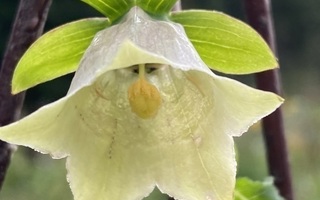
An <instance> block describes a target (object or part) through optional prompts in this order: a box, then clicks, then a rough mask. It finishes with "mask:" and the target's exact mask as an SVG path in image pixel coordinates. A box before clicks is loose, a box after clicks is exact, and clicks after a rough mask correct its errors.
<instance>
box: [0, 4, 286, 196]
mask: <svg viewBox="0 0 320 200" xmlns="http://www.w3.org/2000/svg"><path fill="white" fill-rule="evenodd" d="M138 64H146V65H145V66H144V65H143V67H141V68H140V66H139V70H138V71H137V68H136V65H138ZM141 70H143V73H142V72H141ZM139 80H140V81H141V80H143V81H141V82H139ZM137 81H138V84H137V85H135V84H136V83H137ZM131 88H132V89H131ZM141 102H142V103H141ZM281 103H282V100H281V98H280V97H278V96H276V95H274V94H272V93H268V92H263V91H259V90H256V89H253V88H250V87H248V86H245V85H243V84H241V83H239V82H237V81H234V80H231V79H228V78H223V77H219V76H216V75H215V74H213V73H212V72H211V71H210V70H209V69H208V68H207V67H206V66H205V65H204V63H203V62H202V60H201V59H200V57H199V55H198V54H197V52H196V51H195V49H194V48H193V46H192V45H191V43H190V41H189V40H188V38H187V37H186V35H185V33H184V30H183V28H182V27H181V26H180V25H178V24H175V23H172V22H166V21H156V20H153V19H151V18H150V17H149V16H148V15H146V14H145V13H143V11H141V10H140V9H139V8H137V7H136V8H133V9H132V10H131V11H130V12H129V13H128V15H127V16H126V17H125V18H124V19H123V21H122V22H121V23H119V24H118V25H115V26H112V27H110V28H108V29H106V30H103V31H101V32H99V33H98V34H97V35H96V37H95V39H94V40H93V42H92V44H91V45H90V47H89V48H88V50H87V51H86V53H85V55H84V57H83V59H82V61H81V64H80V67H79V70H78V71H77V72H76V75H75V77H74V79H73V81H72V84H71V87H70V89H69V93H68V95H67V96H66V97H64V98H63V99H61V100H59V101H57V102H54V103H52V104H50V105H48V106H45V107H42V108H40V109H39V110H38V111H37V112H35V113H33V114H31V115H30V116H28V117H26V118H24V119H22V120H21V121H19V122H17V123H15V124H12V125H10V126H7V127H2V128H0V139H3V140H6V141H9V142H12V143H15V144H20V145H26V146H30V147H32V148H36V149H41V150H42V151H43V152H46V153H52V154H54V155H55V153H56V152H63V153H64V154H63V155H69V157H68V161H67V167H68V180H69V181H70V186H71V189H72V191H73V194H74V198H75V199H76V200H88V199H115V200H117V199H119V200H120V199H121V200H130V199H141V198H142V197H144V196H146V195H147V194H149V193H150V192H151V191H152V190H153V188H154V187H155V186H157V187H158V188H159V189H160V190H161V191H162V192H164V193H168V194H169V195H170V196H174V197H175V198H178V199H190V200H191V199H192V200H193V199H207V200H222V199H223V200H231V199H232V198H233V189H234V184H235V175H236V162H235V158H234V149H233V147H234V143H233V139H232V136H239V135H241V134H242V133H243V132H244V131H246V130H247V129H248V127H249V126H250V125H252V123H254V122H256V121H257V120H259V119H261V118H262V117H264V116H265V115H267V114H269V113H271V112H272V111H273V110H274V109H276V108H277V107H278V106H279V105H280V104H281ZM144 106H145V107H146V106H150V108H151V109H149V110H148V109H147V111H145V110H143V108H145V107H144ZM154 111H156V112H154ZM141 113H142V114H141ZM145 113H147V115H145ZM145 118H146V119H145Z"/></svg>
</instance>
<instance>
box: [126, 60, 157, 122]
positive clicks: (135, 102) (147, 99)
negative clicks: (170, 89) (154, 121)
mask: <svg viewBox="0 0 320 200" xmlns="http://www.w3.org/2000/svg"><path fill="white" fill-rule="evenodd" d="M145 67H146V66H145V64H139V78H138V80H137V81H135V82H134V83H133V84H132V85H131V86H130V87H129V88H128V99H129V103H130V106H131V110H132V112H134V113H135V114H136V115H137V116H139V117H140V118H142V119H149V118H153V117H155V116H156V115H157V113H158V110H159V109H160V106H161V102H162V100H161V96H160V92H159V90H158V89H157V88H156V87H155V86H154V85H152V84H151V83H149V82H148V81H147V80H146V78H145Z"/></svg>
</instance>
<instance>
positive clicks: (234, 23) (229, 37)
mask: <svg viewBox="0 0 320 200" xmlns="http://www.w3.org/2000/svg"><path fill="white" fill-rule="evenodd" d="M171 20H173V21H174V22H177V23H180V24H182V25H183V26H184V28H185V31H186V33H187V35H188V37H189V39H190V40H191V42H192V44H193V45H194V47H195V48H196V50H197V51H198V53H199V54H200V56H201V58H202V59H203V61H204V62H205V63H206V64H207V65H208V66H209V67H210V68H211V69H214V70H217V71H220V72H223V73H229V74H248V73H254V72H260V71H265V70H269V69H273V68H275V67H277V66H278V64H277V61H276V58H275V57H274V55H273V53H272V51H271V50H270V48H269V47H268V45H267V44H266V43H265V41H264V40H263V39H262V37H261V36H260V35H259V34H258V33H257V32H256V31H254V30H253V29H252V28H251V27H250V26H248V25H246V24H245V23H243V22H241V21H239V20H237V19H235V18H232V17H230V16H228V15H225V14H223V13H220V12H215V11H200V10H192V11H182V12H175V13H172V14H171Z"/></svg>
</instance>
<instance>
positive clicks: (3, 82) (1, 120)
mask: <svg viewBox="0 0 320 200" xmlns="http://www.w3.org/2000/svg"><path fill="white" fill-rule="evenodd" d="M51 1H52V0H20V2H19V6H18V10H17V13H16V17H15V20H14V23H13V27H12V30H11V35H10V39H9V42H8V45H7V49H6V51H5V54H4V57H3V60H2V64H1V68H0V69H1V71H0V126H4V125H7V124H10V123H12V122H14V121H16V120H17V119H18V118H19V117H20V112H21V108H22V104H23V101H24V96H25V93H24V92H21V93H19V94H17V95H12V94H11V80H12V75H13V72H14V69H15V66H16V65H17V63H18V61H19V59H20V58H21V56H22V55H23V54H24V52H25V51H26V50H27V49H28V47H29V46H30V45H31V44H32V43H33V42H34V41H35V40H36V39H37V38H38V37H39V36H40V35H41V34H42V31H43V27H44V24H45V21H46V19H47V15H48V11H49V7H50V5H51ZM14 149H15V147H14V146H12V145H10V144H8V143H5V142H3V141H0V189H1V187H2V185H3V181H4V178H5V175H6V172H7V169H8V167H9V164H10V158H11V154H12V152H13V151H14Z"/></svg>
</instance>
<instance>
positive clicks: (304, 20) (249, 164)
mask: <svg viewBox="0 0 320 200" xmlns="http://www.w3.org/2000/svg"><path fill="white" fill-rule="evenodd" d="M17 4H18V0H1V1H0V56H1V58H2V56H3V53H4V49H5V46H6V42H7V41H8V38H9V33H10V30H11V25H12V21H13V19H14V14H15V12H16V7H17ZM182 4H183V8H184V9H189V8H201V9H208V10H219V11H222V12H225V13H227V14H229V15H232V16H234V17H236V18H238V19H241V20H244V21H245V14H244V11H243V5H242V3H241V0H215V1H213V0H201V1H197V0H182ZM319 4H320V3H319V2H318V1H314V0H304V1H301V0H282V1H273V5H272V8H273V13H274V22H275V29H276V37H277V46H278V52H277V54H278V58H279V62H280V66H281V73H282V80H283V96H284V98H285V99H286V102H285V104H284V105H283V110H284V121H285V128H286V138H287V141H288V148H289V153H290V155H289V156H290V157H289V159H290V163H291V167H292V176H293V184H294V192H295V196H296V199H297V200H304V199H309V200H316V199H320V189H319V188H320V155H319V154H320V147H319V145H320V133H319V129H320V103H319V102H320V92H319V86H320V78H319V75H320V68H319V65H320V55H319V53H320V47H319V46H320V13H319V12H318V11H319V9H318V8H319ZM95 16H101V15H100V14H99V13H98V12H97V11H95V10H94V9H93V8H91V7H89V6H87V5H86V4H84V3H83V2H81V1H79V0H53V4H52V7H51V10H50V13H49V17H48V21H47V24H46V26H45V31H48V30H50V29H52V28H54V27H56V26H59V25H61V24H64V23H66V22H70V21H73V20H77V19H81V18H85V17H95ZM71 78H72V75H67V76H64V77H62V78H59V79H56V80H53V81H50V82H48V83H45V84H42V85H39V86H36V87H34V88H32V89H30V90H29V91H28V92H27V96H26V101H25V106H24V108H23V114H24V115H26V114H28V113H30V112H33V111H34V110H36V109H37V108H39V107H40V106H42V105H44V104H47V103H49V102H52V101H54V100H56V99H58V98H60V97H62V96H64V95H65V93H66V91H67V89H68V86H69V83H70V80H71ZM233 78H236V79H239V80H240V81H242V82H245V83H246V84H248V85H252V86H254V82H253V76H252V75H246V76H233ZM236 143H237V147H238V150H239V163H238V165H239V166H238V176H248V177H250V178H252V179H254V180H264V179H265V177H266V176H268V172H267V167H266V161H265V160H266V158H265V151H264V144H263V139H262V136H261V129H260V125H259V124H256V125H255V126H253V127H252V128H251V129H250V130H249V132H248V133H246V134H245V135H244V136H242V137H241V138H236ZM64 165H65V160H52V159H51V158H50V157H49V156H47V155H41V154H39V153H36V152H34V151H32V150H30V149H27V148H23V147H19V149H18V151H17V152H16V153H15V154H14V156H13V159H12V163H11V167H10V169H9V172H8V174H7V178H6V182H5V184H4V186H3V190H2V191H1V192H0V199H1V200H2V199H3V200H40V199H46V200H56V199H59V200H71V199H72V195H71V192H70V190H69V187H68V183H67V181H66V178H65V174H66V169H65V167H64Z"/></svg>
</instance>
